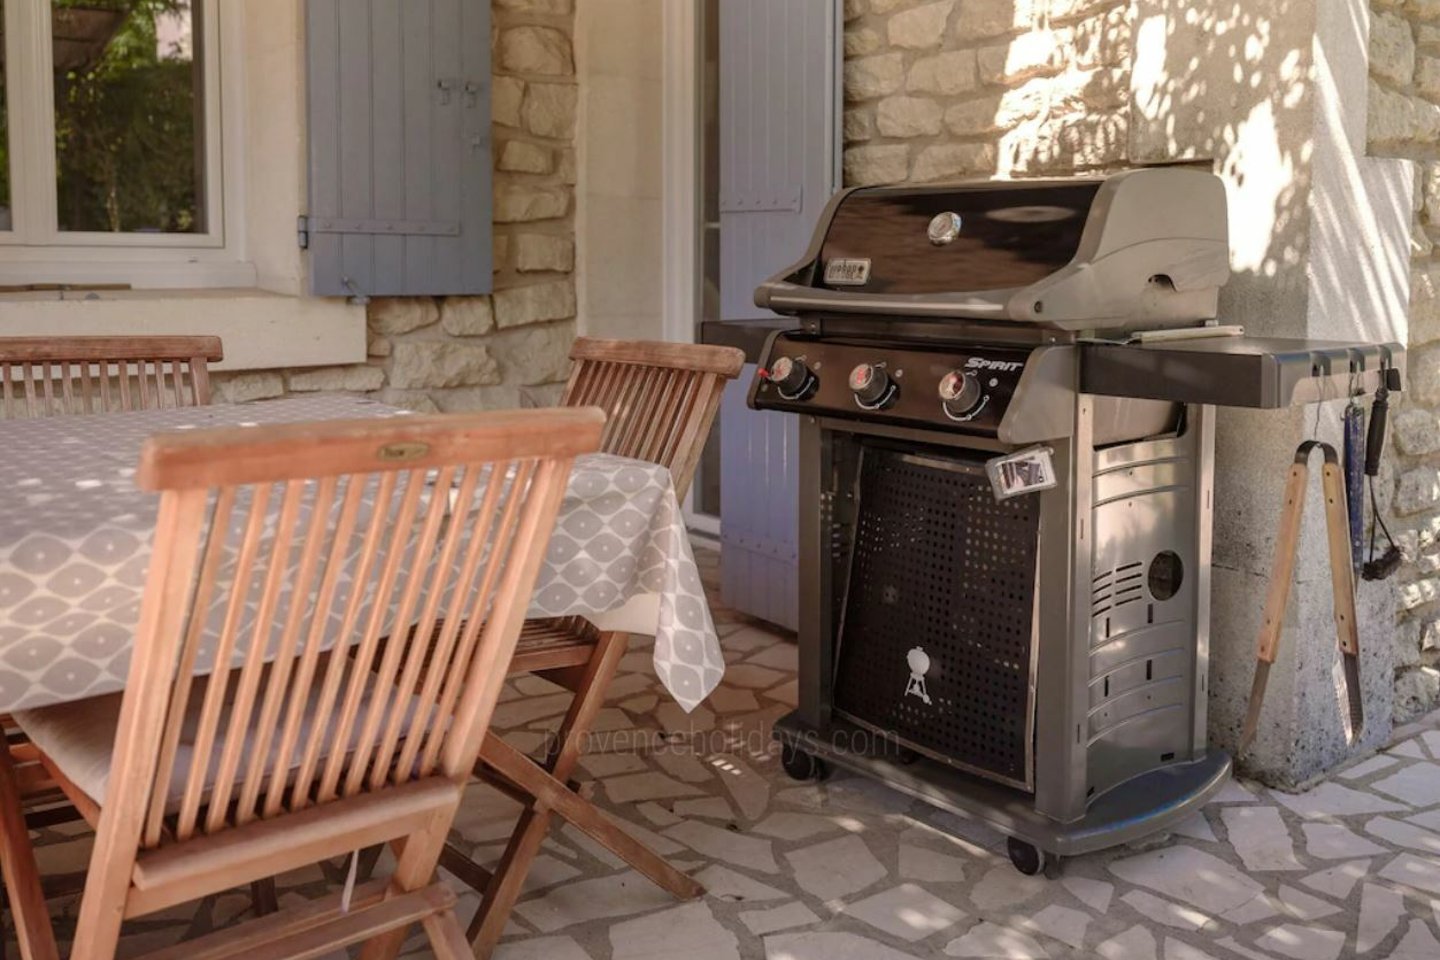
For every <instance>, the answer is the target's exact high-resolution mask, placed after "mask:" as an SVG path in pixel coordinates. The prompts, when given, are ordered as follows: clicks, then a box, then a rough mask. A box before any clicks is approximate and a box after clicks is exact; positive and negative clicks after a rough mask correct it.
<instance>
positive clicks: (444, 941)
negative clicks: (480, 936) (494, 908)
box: [420, 910, 472, 960]
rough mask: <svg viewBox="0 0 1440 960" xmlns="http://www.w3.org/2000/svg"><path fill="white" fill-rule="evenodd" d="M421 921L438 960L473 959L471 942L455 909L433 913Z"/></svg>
mask: <svg viewBox="0 0 1440 960" xmlns="http://www.w3.org/2000/svg"><path fill="white" fill-rule="evenodd" d="M420 922H421V925H422V926H424V928H425V936H427V937H429V938H430V949H432V950H434V951H435V957H436V960H471V958H472V954H471V953H470V943H469V941H467V940H466V939H465V934H464V932H463V931H461V929H460V921H459V920H458V919H456V917H455V911H454V910H443V911H441V912H440V913H433V914H431V915H430V916H428V917H426V918H425V919H424V920H422V921H420Z"/></svg>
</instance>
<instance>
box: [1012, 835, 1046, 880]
mask: <svg viewBox="0 0 1440 960" xmlns="http://www.w3.org/2000/svg"><path fill="white" fill-rule="evenodd" d="M1005 849H1006V851H1007V852H1008V853H1009V854H1010V862H1011V863H1013V864H1014V865H1015V869H1016V870H1019V871H1020V872H1021V873H1023V874H1025V876H1027V877H1033V876H1035V875H1036V874H1038V873H1039V872H1040V871H1042V870H1044V869H1045V851H1044V850H1041V849H1040V848H1039V847H1035V846H1031V845H1030V844H1028V843H1026V842H1025V841H1024V840H1021V839H1019V838H1018V837H1010V838H1009V839H1008V840H1006V841H1005Z"/></svg>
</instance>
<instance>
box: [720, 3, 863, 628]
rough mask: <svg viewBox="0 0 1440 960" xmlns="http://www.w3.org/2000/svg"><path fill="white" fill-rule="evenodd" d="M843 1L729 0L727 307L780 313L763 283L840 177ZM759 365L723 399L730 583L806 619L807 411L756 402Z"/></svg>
mask: <svg viewBox="0 0 1440 960" xmlns="http://www.w3.org/2000/svg"><path fill="white" fill-rule="evenodd" d="M838 6H839V4H838V3H837V2H836V0H721V2H720V3H719V16H718V34H719V55H718V63H719V123H718V126H719V130H718V137H717V139H718V149H719V157H718V160H719V170H718V173H719V187H720V189H719V217H720V244H719V246H720V272H719V275H720V283H719V287H720V291H719V293H720V298H719V299H720V317H721V319H722V320H726V321H733V320H746V319H758V318H764V317H773V316H774V315H773V314H771V313H769V312H768V311H764V310H761V309H759V308H758V307H756V306H755V304H754V299H753V298H754V292H755V287H756V286H757V285H759V283H760V282H761V281H763V280H765V279H766V278H768V277H770V276H771V275H773V274H774V273H775V272H777V271H778V270H780V269H781V268H783V267H785V266H787V265H789V264H790V263H793V262H794V261H795V260H797V259H799V258H800V256H801V254H803V253H804V251H805V248H806V245H807V243H808V241H809V239H810V234H811V231H812V230H813V229H814V226H815V221H816V219H817V218H818V217H819V215H820V211H821V210H822V209H823V208H824V206H825V203H826V201H827V200H829V198H830V194H831V193H832V192H833V191H834V190H835V189H836V188H837V187H838V186H839V177H838V162H837V160H838V156H839V150H838V143H837V128H838V123H837V120H838V113H839V102H838V92H839V84H838V62H839V61H838V57H839V39H838V38H839V30H840V23H841V20H840V16H839V10H838V9H837V8H838ZM754 375H755V368H754V367H753V366H747V367H746V369H745V372H744V373H743V374H742V375H741V377H740V379H739V380H738V381H736V382H735V383H732V384H731V385H730V387H729V388H728V390H727V392H726V395H725V398H724V401H723V404H722V407H721V412H720V462H721V484H720V539H721V543H722V546H723V553H722V555H721V595H722V599H723V600H724V602H725V603H726V604H728V605H730V606H732V607H735V608H736V609H738V610H740V611H742V612H744V613H748V614H751V615H752V616H756V617H760V618H762V619H765V620H769V621H771V622H773V623H778V624H781V625H783V626H786V627H789V628H791V629H795V627H796V624H797V614H798V610H797V605H798V577H797V574H798V569H797V557H798V545H799V544H798V532H797V529H796V522H797V515H798V511H797V508H798V476H797V472H796V463H795V457H796V451H797V448H798V444H799V421H798V420H797V418H795V417H793V416H789V415H786V414H780V413H773V412H771V413H759V412H756V411H753V410H750V409H748V408H746V406H745V391H746V389H747V388H748V385H749V383H750V380H751V379H752V378H753V377H754Z"/></svg>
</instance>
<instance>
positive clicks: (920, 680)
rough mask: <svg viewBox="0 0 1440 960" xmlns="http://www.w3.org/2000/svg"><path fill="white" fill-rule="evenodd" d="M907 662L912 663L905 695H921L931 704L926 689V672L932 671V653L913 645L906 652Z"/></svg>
mask: <svg viewBox="0 0 1440 960" xmlns="http://www.w3.org/2000/svg"><path fill="white" fill-rule="evenodd" d="M905 662H906V663H908V664H909V665H910V680H909V682H907V683H906V684H905V696H907V697H919V698H920V699H921V700H923V701H924V702H925V706H927V707H928V706H930V694H929V693H927V692H926V691H925V674H927V673H929V672H930V655H929V654H927V653H926V652H925V651H924V650H922V649H921V648H920V647H911V648H910V652H909V653H907V654H905Z"/></svg>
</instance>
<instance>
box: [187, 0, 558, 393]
mask: <svg viewBox="0 0 1440 960" xmlns="http://www.w3.org/2000/svg"><path fill="white" fill-rule="evenodd" d="M492 15H493V27H492V30H493V32H492V37H493V48H494V95H493V100H492V105H491V109H492V112H493V115H492V130H493V137H492V141H493V159H494V164H495V223H494V231H495V293H494V295H493V296H484V297H417V298H406V299H377V300H374V301H373V302H371V303H370V304H369V306H368V308H367V321H368V326H369V344H370V347H369V353H370V356H369V360H368V361H367V362H366V363H364V364H357V365H354V366H346V367H324V368H315V369H305V370H270V371H260V372H250V373H235V374H223V373H217V374H216V375H215V391H216V397H217V399H219V400H221V401H232V402H241V401H247V400H259V399H266V398H272V397H279V396H283V395H285V394H288V393H306V392H311V391H318V390H328V391H345V392H351V393H365V394H369V395H373V396H375V397H377V398H378V399H381V400H383V401H385V402H387V403H393V404H396V405H398V406H403V407H408V408H411V409H414V410H421V411H434V410H444V411H453V410H473V409H485V408H495V407H515V406H521V405H538V404H543V403H547V402H551V401H553V399H554V398H555V397H556V396H558V392H559V389H560V385H561V383H562V382H563V381H564V379H565V377H566V374H567V371H568V368H569V361H568V359H567V354H568V351H569V349H570V343H571V341H572V340H573V339H574V337H575V314H576V304H575V282H574V277H573V273H574V269H575V202H574V192H575V169H576V168H575V119H576V99H577V92H578V87H577V84H576V76H575V57H574V51H573V37H574V26H575V24H574V8H573V3H572V0H492Z"/></svg>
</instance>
